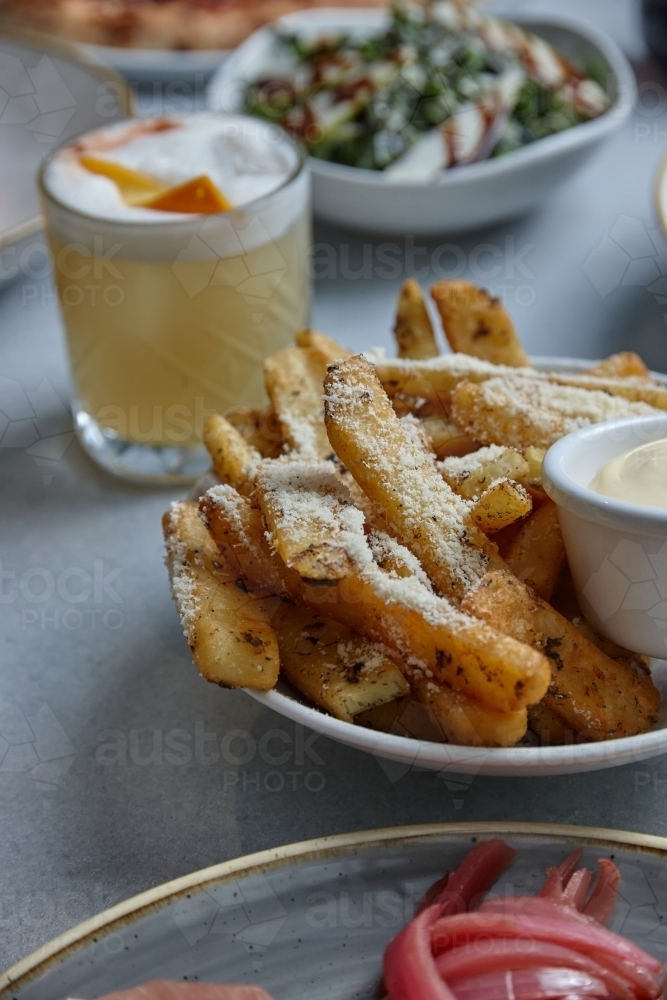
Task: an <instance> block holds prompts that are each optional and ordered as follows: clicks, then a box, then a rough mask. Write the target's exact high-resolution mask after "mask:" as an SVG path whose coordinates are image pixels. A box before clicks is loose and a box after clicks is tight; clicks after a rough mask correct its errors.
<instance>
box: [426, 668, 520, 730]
mask: <svg viewBox="0 0 667 1000" xmlns="http://www.w3.org/2000/svg"><path fill="white" fill-rule="evenodd" d="M410 684H411V685H412V687H413V689H414V691H415V693H416V694H417V697H418V698H419V700H420V702H421V703H422V704H423V705H426V706H427V707H428V708H429V709H430V710H431V712H432V713H433V716H434V718H435V720H436V722H437V724H438V726H439V727H440V729H441V730H442V733H443V735H444V736H445V737H446V739H447V741H448V742H449V743H456V744H459V745H462V746H469V747H481V746H487V747H488V746H496V747H513V746H515V745H516V744H517V743H518V742H519V740H521V739H523V737H524V736H525V735H526V729H527V728H528V713H527V710H526V709H525V708H523V709H520V710H519V711H517V712H496V713H494V715H493V716H492V715H491V713H490V712H489V711H488V709H483V708H482V707H481V706H480V705H477V703H476V702H474V701H471V700H470V698H466V697H464V696H463V695H460V694H457V693H456V692H454V691H444V690H443V689H442V688H441V687H438V685H437V684H434V683H433V682H432V681H430V680H429V679H428V678H427V677H424V676H423V675H421V676H420V675H419V674H418V673H415V672H412V673H411V674H410Z"/></svg>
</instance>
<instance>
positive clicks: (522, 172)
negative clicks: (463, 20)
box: [208, 0, 636, 235]
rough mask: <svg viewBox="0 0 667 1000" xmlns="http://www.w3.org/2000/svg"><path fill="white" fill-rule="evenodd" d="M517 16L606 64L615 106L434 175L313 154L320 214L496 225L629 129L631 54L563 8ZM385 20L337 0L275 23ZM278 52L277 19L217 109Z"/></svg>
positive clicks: (398, 228) (348, 221) (364, 221)
mask: <svg viewBox="0 0 667 1000" xmlns="http://www.w3.org/2000/svg"><path fill="white" fill-rule="evenodd" d="M494 12H495V11H494ZM498 13H506V14H507V11H502V10H500V11H498ZM510 19H511V20H512V21H513V22H515V23H516V24H518V25H519V26H520V27H522V28H525V29H526V30H528V31H532V32H534V33H535V34H537V35H539V36H541V37H542V38H544V39H546V41H547V42H550V43H551V44H552V45H554V46H555V47H556V48H557V49H559V50H560V51H561V52H563V53H564V54H565V55H566V56H567V57H568V58H569V59H571V60H572V61H573V62H574V63H575V64H577V65H586V64H587V63H589V62H595V63H597V64H600V65H602V66H604V67H605V68H606V73H605V75H606V89H607V93H608V96H609V99H610V107H609V109H608V110H607V111H606V112H605V113H604V114H602V115H600V116H599V117H598V118H595V119H593V120H591V121H588V122H584V123H583V124H580V125H576V126H575V127H574V128H569V129H565V130H564V131H563V132H559V133H557V134H555V135H551V136H547V137H546V138H544V139H540V140H538V141H537V142H533V143H530V144H529V145H528V146H524V147H523V148H521V149H518V150H515V151H514V152H512V153H509V154H507V155H506V156H501V157H498V158H496V159H493V160H486V161H484V162H481V163H473V164H469V165H467V166H462V167H457V168H455V169H451V170H445V171H442V173H441V174H440V175H439V176H438V178H437V180H434V181H429V182H416V181H412V182H407V181H404V182H395V181H391V180H390V178H389V177H388V175H387V174H385V173H383V172H382V171H379V170H366V169H361V168H359V167H348V166H344V165H342V164H339V163H329V162H327V161H325V160H320V159H316V158H314V157H311V159H310V165H311V174H312V180H313V208H314V211H315V214H316V215H318V216H320V217H321V218H323V219H325V220H326V221H328V222H332V223H334V224H338V225H343V226H349V227H350V228H352V229H358V230H368V231H372V232H382V233H391V234H397V233H412V234H415V235H416V234H421V235H433V234H443V233H461V232H466V231H470V230H474V229H477V228H480V227H482V226H488V225H492V224H496V223H499V222H501V221H505V220H507V219H511V218H513V217H516V216H518V215H521V214H523V213H526V212H528V211H530V210H531V209H533V208H535V207H536V206H537V205H539V204H541V203H542V202H543V201H544V200H545V199H546V198H548V197H550V196H551V194H552V192H553V191H554V190H555V189H556V188H557V187H558V186H559V185H560V184H562V183H563V182H564V181H566V180H567V179H568V178H569V177H570V176H571V175H572V174H573V173H574V172H575V171H576V170H578V169H579V168H580V167H581V166H582V165H583V164H584V163H585V162H586V161H587V160H588V159H589V158H590V157H591V156H592V155H593V154H594V153H595V152H596V151H597V150H599V149H600V147H601V146H602V145H603V144H604V143H605V142H606V141H607V140H608V139H609V138H611V136H612V135H614V134H615V133H616V132H617V131H618V130H619V129H621V128H622V127H623V125H624V123H625V121H626V120H627V118H628V116H629V115H630V113H631V110H632V93H633V91H634V89H635V86H636V82H635V78H634V73H633V70H632V67H631V66H630V64H629V62H628V60H627V58H626V57H625V55H624V54H623V53H622V52H621V50H620V48H619V47H618V46H617V45H616V43H615V42H614V41H612V39H610V38H609V37H608V36H607V35H605V34H604V33H603V32H601V31H598V30H597V29H596V28H593V27H592V26H591V25H589V24H586V23H584V22H581V21H579V20H577V19H576V18H571V17H566V16H563V15H562V14H556V13H553V14H552V13H548V14H543V13H540V12H538V11H535V12H532V11H530V9H529V8H526V9H525V10H521V11H519V10H517V11H515V12H514V13H513V14H512V15H510ZM386 23H387V15H386V14H385V13H383V12H382V11H380V10H374V9H359V10H348V9H341V8H338V9H337V8H336V7H335V0H332V7H331V8H325V9H311V10H307V11H296V12H295V13H292V14H287V15H285V16H284V17H283V18H280V19H279V20H278V22H277V24H278V25H279V26H280V27H282V28H283V29H284V30H285V31H288V32H295V33H298V34H303V35H304V36H306V37H317V36H319V35H321V34H326V33H327V32H339V33H340V32H341V31H346V32H349V33H352V34H355V35H357V36H359V37H365V36H368V35H369V34H373V33H376V32H377V31H379V30H380V29H381V28H383V27H384V25H385V24H386ZM275 53H276V41H275V26H272V25H267V26H265V27H263V28H260V29H259V30H258V31H256V32H255V33H254V34H253V35H251V36H250V38H248V39H247V40H246V41H245V42H243V44H242V45H240V46H239V47H238V48H237V49H236V50H235V52H234V53H233V54H232V55H230V57H229V58H228V59H226V60H225V62H224V63H223V64H222V65H221V67H220V69H219V70H218V72H217V73H216V74H215V76H214V77H213V80H212V81H211V84H210V86H209V90H208V103H209V107H210V108H211V110H214V111H215V110H218V111H225V112H229V111H239V110H241V107H242V104H243V94H244V90H245V86H246V84H247V83H248V82H250V81H252V80H256V79H257V78H258V77H261V75H262V73H263V72H264V70H265V67H266V66H267V65H273V64H274V63H275Z"/></svg>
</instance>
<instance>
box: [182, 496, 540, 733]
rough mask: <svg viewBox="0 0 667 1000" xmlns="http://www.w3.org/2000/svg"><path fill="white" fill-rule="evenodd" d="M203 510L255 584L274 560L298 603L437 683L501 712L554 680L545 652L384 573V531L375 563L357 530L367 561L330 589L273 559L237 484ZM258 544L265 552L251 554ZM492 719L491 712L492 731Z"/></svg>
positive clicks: (419, 585) (373, 541) (521, 704)
mask: <svg viewBox="0 0 667 1000" xmlns="http://www.w3.org/2000/svg"><path fill="white" fill-rule="evenodd" d="M212 508H213V509H212ZM216 508H217V509H216ZM200 509H201V510H202V513H203V516H204V518H205V520H206V522H207V524H208V527H209V530H210V532H211V534H212V535H213V537H214V539H215V541H216V542H218V543H219V544H221V545H223V546H229V545H230V544H231V547H232V549H233V551H234V554H235V556H236V558H237V559H238V562H239V565H240V568H241V570H242V572H243V574H244V576H245V577H246V578H247V579H248V581H249V583H250V585H251V587H252V586H253V585H254V583H255V582H256V583H257V584H258V585H259V586H260V587H261V586H265V585H266V583H265V579H266V578H265V574H263V573H262V570H261V565H262V560H263V559H266V558H268V559H271V558H273V559H274V563H275V566H276V572H277V573H279V574H280V576H281V578H282V590H283V592H287V593H288V594H289V596H290V597H291V598H292V599H293V600H295V601H297V602H298V603H300V604H303V605H304V606H306V607H309V608H311V610H314V611H317V612H319V613H320V614H323V615H325V616H326V617H328V618H333V619H335V620H336V621H340V622H342V623H343V624H345V625H347V626H349V627H350V628H351V629H352V630H353V631H355V632H357V633H359V634H360V635H364V636H366V637H367V638H368V639H370V640H371V641H373V642H386V643H387V644H388V645H390V646H391V647H392V648H393V649H395V650H396V651H397V652H398V653H399V654H400V655H401V657H403V658H404V659H405V660H407V659H408V658H410V660H411V662H412V663H416V664H420V665H421V666H422V669H423V670H424V671H425V672H426V673H427V674H428V671H431V679H432V680H433V681H434V682H435V683H438V684H440V685H441V686H443V687H446V688H449V689H452V690H454V691H458V692H459V693H460V694H464V695H466V696H467V697H469V698H472V699H473V700H476V701H478V702H479V703H480V706H481V707H485V708H487V709H491V710H492V713H494V714H495V715H497V713H498V712H515V711H517V710H519V709H522V708H525V707H526V705H528V704H532V703H534V702H536V701H539V700H540V699H541V698H542V697H543V695H544V693H545V691H546V688H547V685H548V683H549V667H548V663H547V661H546V659H545V657H544V656H542V655H541V654H540V653H537V651H536V650H533V649H530V648H529V647H527V646H525V645H522V644H521V643H518V642H516V641H515V640H514V639H512V638H510V637H509V636H506V635H500V634H498V633H497V632H496V631H495V630H494V629H493V628H491V627H489V626H488V625H483V624H482V623H481V622H478V621H475V620H473V619H471V618H469V617H467V616H466V615H462V614H460V612H458V611H456V610H455V609H454V608H453V607H452V606H451V605H450V604H449V603H448V602H447V601H445V600H444V599H443V598H441V597H438V596H436V595H435V594H433V593H432V592H431V591H429V589H428V588H427V586H426V585H425V583H424V582H422V579H420V578H419V577H418V576H416V575H415V576H410V577H402V576H399V575H398V574H397V573H395V572H386V571H383V570H382V569H381V568H380V566H379V565H378V564H377V563H376V562H375V560H374V558H372V554H373V547H375V548H376V549H377V548H379V549H386V548H387V547H388V546H390V547H391V546H393V547H394V549H395V550H396V549H397V548H398V546H397V543H392V540H391V539H387V537H386V536H379V535H378V533H373V532H371V535H370V536H369V540H368V543H369V545H370V547H371V548H370V555H371V558H370V560H369V557H368V556H369V553H364V551H363V549H362V544H363V540H364V539H365V538H366V536H365V535H363V532H362V534H361V535H356V533H355V538H354V542H353V544H354V547H355V548H357V549H358V556H357V558H358V559H359V561H360V563H361V566H360V567H359V568H358V570H357V572H356V574H355V575H354V576H351V577H348V578H347V579H345V580H341V581H336V582H332V583H330V584H329V585H328V586H322V585H321V584H320V585H318V586H312V585H309V584H308V583H306V582H304V581H303V580H301V578H300V577H299V576H298V574H297V573H296V572H295V571H294V570H290V569H289V568H288V567H287V566H285V564H284V563H282V564H281V561H279V560H277V559H276V557H275V556H272V553H271V550H270V548H269V543H268V541H267V540H266V538H265V536H264V531H263V529H262V528H260V525H258V524H257V522H256V520H253V518H254V515H253V514H252V505H251V503H250V501H249V500H247V499H246V498H245V497H242V496H241V495H240V494H238V493H236V492H235V491H234V490H233V489H232V488H231V487H229V486H218V487H215V488H214V489H213V490H209V492H208V493H207V494H206V496H205V497H204V498H203V499H202V501H201V504H200ZM230 539H231V540H232V541H231V542H230ZM400 548H402V547H400ZM258 549H259V550H262V554H260V553H258V552H257V551H253V550H258ZM396 558H398V553H396ZM404 562H405V565H406V568H409V566H410V565H411V563H412V562H414V557H411V556H410V553H406V555H405V557H404ZM258 567H260V568H259V570H258ZM258 572H259V574H261V575H259V577H258V578H255V579H253V577H252V575H251V574H255V573H258ZM272 589H273V585H272ZM493 721H494V720H493V717H492V718H491V719H490V720H489V726H490V729H492V728H493Z"/></svg>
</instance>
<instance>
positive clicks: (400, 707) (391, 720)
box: [354, 694, 413, 735]
mask: <svg viewBox="0 0 667 1000" xmlns="http://www.w3.org/2000/svg"><path fill="white" fill-rule="evenodd" d="M412 700H413V699H412V695H409V694H407V695H404V696H403V697H402V698H397V699H396V700H395V701H388V702H386V703H385V704H384V705H378V706H377V708H369V709H367V711H365V712H359V714H358V715H357V716H356V718H355V720H354V721H355V722H356V724H357V725H358V726H363V727H364V728H365V729H373V730H374V731H375V732H376V733H390V732H394V731H395V730H398V731H399V733H400V734H401V735H403V732H404V727H403V725H402V724H401V716H402V715H403V713H404V712H405V710H406V708H407V707H408V705H409V704H410V703H411V702H412Z"/></svg>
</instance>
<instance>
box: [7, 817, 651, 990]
mask: <svg viewBox="0 0 667 1000" xmlns="http://www.w3.org/2000/svg"><path fill="white" fill-rule="evenodd" d="M487 834H491V835H493V836H513V837H542V838H546V839H549V840H553V841H556V842H558V841H565V842H572V841H576V842H577V843H588V844H604V845H605V846H608V847H613V848H621V849H623V848H626V849H627V848H634V849H635V850H637V851H646V852H650V853H653V854H656V855H658V856H661V857H663V858H664V859H665V860H667V837H657V836H653V835H651V834H645V833H630V832H628V831H624V830H609V829H604V828H602V827H589V826H569V825H562V824H556V825H554V824H551V823H515V822H497V821H494V822H488V823H475V822H470V823H427V824H420V825H419V826H398V827H386V828H384V829H379V830H365V831H362V832H360V833H343V834H337V835H335V836H331V837H319V838H317V839H315V840H304V841H300V842H298V843H295V844H286V845H285V846H284V847H276V848H272V849H270V850H267V851H259V852H258V853H256V854H248V855H245V856H244V857H240V858H234V859H232V860H230V861H223V862H222V863H221V864H218V865H213V866H212V867H210V868H203V869H201V870H200V871H196V872H192V873H191V874H190V875H184V876H182V877H181V878H177V879H174V880H173V881H171V882H165V883H164V884H163V885H159V886H156V887H155V888H154V889H148V890H147V891H146V892H142V893H140V894H139V895H138V896H132V897H131V898H130V899H126V900H125V901H124V902H122V903H118V904H117V905H116V906H112V907H111V908H110V909H108V910H103V911H102V912H101V913H98V914H97V915H96V916H94V917H91V918H90V919H89V920H85V921H83V923H80V924H77V926H76V927H72V928H71V930H69V931H65V933H64V934H60V935H59V936H58V937H57V938H54V939H53V940H52V941H50V942H48V943H47V944H45V945H42V947H41V948H38V949H37V950H36V951H33V952H32V953H31V954H30V955H27V956H26V958H24V959H22V960H21V961H20V962H17V963H16V965H13V966H12V967H11V968H10V969H8V970H7V971H6V972H4V973H2V974H0V1000H8V997H9V996H11V995H13V994H14V993H15V992H16V990H17V989H21V988H22V987H23V986H24V985H25V984H26V983H27V982H29V981H30V980H32V979H34V978H35V977H37V976H39V975H41V974H42V973H44V972H46V971H47V969H48V967H49V966H50V965H52V964H53V963H54V962H55V961H56V960H59V959H62V958H64V957H65V955H66V954H70V953H72V952H73V951H75V950H76V949H77V948H79V947H81V946H83V945H85V944H86V943H88V942H89V940H90V939H91V938H92V937H93V936H96V935H98V934H99V933H100V931H110V930H112V929H113V928H114V927H115V926H122V925H124V924H127V923H129V922H131V921H132V920H133V919H136V918H137V917H139V916H141V915H142V914H143V913H145V912H147V911H149V910H151V909H155V908H157V907H159V906H161V905H164V904H167V903H169V902H171V901H172V900H174V899H176V898H178V897H179V896H183V895H185V894H187V893H188V892H191V891H192V890H193V889H203V888H204V887H205V886H206V885H207V884H208V883H210V882H219V881H220V880H221V879H224V878H231V877H232V876H238V875H240V874H242V875H251V874H254V873H259V872H261V873H264V872H266V871H270V870H271V869H273V868H277V867H278V866H280V865H281V864H283V863H284V862H286V861H290V860H293V859H296V858H318V857H326V856H327V855H335V854H338V853H340V851H341V850H345V849H354V848H360V847H369V846H372V845H380V844H383V843H408V842H410V841H416V840H420V839H428V838H430V837H435V836H438V835H440V836H447V837H457V836H459V837H470V836H475V835H487Z"/></svg>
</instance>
